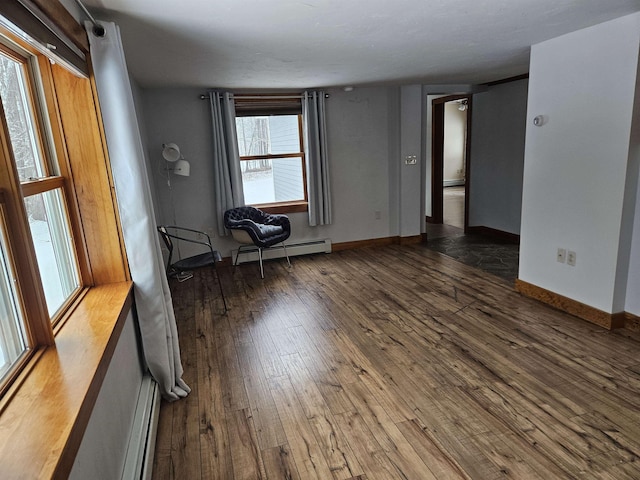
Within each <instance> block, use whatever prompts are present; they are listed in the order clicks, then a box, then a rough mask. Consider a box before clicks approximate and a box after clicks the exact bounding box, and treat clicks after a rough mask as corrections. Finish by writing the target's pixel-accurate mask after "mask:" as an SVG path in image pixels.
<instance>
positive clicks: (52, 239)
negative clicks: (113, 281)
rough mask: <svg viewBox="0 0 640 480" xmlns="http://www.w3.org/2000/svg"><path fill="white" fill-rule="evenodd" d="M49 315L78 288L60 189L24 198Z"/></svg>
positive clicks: (74, 261)
mask: <svg viewBox="0 0 640 480" xmlns="http://www.w3.org/2000/svg"><path fill="white" fill-rule="evenodd" d="M24 201H25V205H26V208H27V214H28V215H29V226H30V227H31V236H32V238H33V244H34V247H35V249H36V257H37V258H38V267H39V268H40V277H41V278H42V285H43V288H44V294H45V297H46V299H47V308H48V310H49V315H50V316H53V315H54V314H55V313H56V312H57V311H58V309H59V308H60V307H61V306H62V304H63V303H64V302H65V301H66V299H67V298H69V296H70V295H71V294H72V293H73V292H74V291H75V290H76V289H77V288H78V287H79V286H80V279H79V274H78V268H77V263H76V258H75V254H74V252H75V251H74V248H73V241H72V238H71V233H70V231H69V226H68V223H67V215H66V211H65V209H64V207H63V205H64V204H63V199H62V190H61V189H59V188H58V189H55V190H51V191H48V192H44V193H40V194H38V195H32V196H30V197H27V198H25V199H24Z"/></svg>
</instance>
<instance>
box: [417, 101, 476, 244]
mask: <svg viewBox="0 0 640 480" xmlns="http://www.w3.org/2000/svg"><path fill="white" fill-rule="evenodd" d="M432 107H433V108H432V111H433V131H432V142H433V143H432V175H431V179H432V185H431V195H432V198H431V217H429V218H427V221H428V222H429V223H434V224H443V225H449V226H451V227H453V228H454V229H455V228H457V229H460V230H461V231H463V232H465V233H466V231H467V229H468V225H469V149H470V141H469V134H470V131H471V96H470V95H451V96H447V97H442V98H437V99H435V100H433V102H432Z"/></svg>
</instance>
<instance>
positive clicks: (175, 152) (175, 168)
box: [162, 143, 191, 177]
mask: <svg viewBox="0 0 640 480" xmlns="http://www.w3.org/2000/svg"><path fill="white" fill-rule="evenodd" d="M162 158H164V159H165V160H166V161H167V162H168V163H169V164H171V165H167V167H166V170H167V172H173V173H174V174H175V175H180V176H182V177H188V176H189V175H190V174H191V165H190V164H189V162H187V161H186V160H185V159H184V157H183V156H182V154H181V153H180V147H178V145H176V144H175V143H163V144H162Z"/></svg>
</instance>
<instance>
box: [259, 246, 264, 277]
mask: <svg viewBox="0 0 640 480" xmlns="http://www.w3.org/2000/svg"><path fill="white" fill-rule="evenodd" d="M258 257H259V258H260V278H264V269H263V268H262V247H258Z"/></svg>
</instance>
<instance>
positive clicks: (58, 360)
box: [0, 282, 133, 478]
mask: <svg viewBox="0 0 640 480" xmlns="http://www.w3.org/2000/svg"><path fill="white" fill-rule="evenodd" d="M132 288H133V284H132V282H120V283H112V284H109V285H103V286H100V287H94V288H91V289H89V290H88V291H87V294H86V296H85V297H84V298H83V299H82V301H81V302H79V303H78V304H77V306H76V308H75V309H74V311H73V312H70V314H69V318H68V320H67V321H66V323H65V326H64V328H62V329H61V330H60V332H59V333H58V335H57V337H56V341H57V345H56V347H43V348H41V349H39V350H38V351H37V352H36V355H34V358H32V360H31V362H30V364H29V366H28V367H27V368H26V369H23V370H22V372H21V373H20V375H19V376H18V378H16V380H15V381H14V382H13V384H12V386H11V388H10V389H9V391H8V392H7V393H6V394H5V396H4V397H3V398H2V401H1V402H0V431H2V432H3V435H2V437H1V438H0V464H1V465H2V466H3V472H2V473H3V476H6V477H7V478H67V477H68V475H69V473H70V472H71V468H72V467H73V462H74V460H75V456H76V454H77V452H78V448H79V447H80V443H81V441H82V437H83V435H84V430H85V428H86V426H87V423H88V421H89V418H90V416H91V411H92V410H93V406H94V404H95V401H96V399H97V397H98V393H99V392H100V387H101V385H102V380H103V379H104V377H105V375H106V372H107V369H108V367H109V362H110V361H111V358H112V356H113V352H114V351H115V347H116V345H117V343H118V340H119V338H120V333H121V332H122V329H123V327H124V324H125V321H126V318H127V316H128V314H129V312H130V311H131V308H132V304H133V290H132ZM78 339H81V340H82V341H78Z"/></svg>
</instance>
